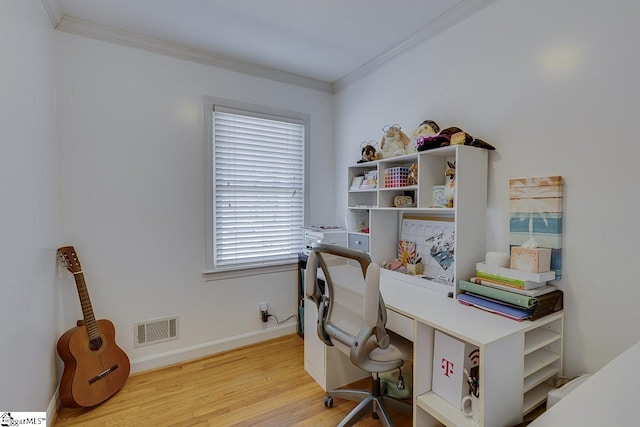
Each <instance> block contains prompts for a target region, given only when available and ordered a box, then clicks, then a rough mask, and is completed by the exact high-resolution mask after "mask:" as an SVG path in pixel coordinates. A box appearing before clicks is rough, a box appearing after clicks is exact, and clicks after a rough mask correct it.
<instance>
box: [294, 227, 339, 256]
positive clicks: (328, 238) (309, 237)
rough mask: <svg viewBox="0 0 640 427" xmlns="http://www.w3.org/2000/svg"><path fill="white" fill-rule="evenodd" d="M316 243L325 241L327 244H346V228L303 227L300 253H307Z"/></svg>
mask: <svg viewBox="0 0 640 427" xmlns="http://www.w3.org/2000/svg"><path fill="white" fill-rule="evenodd" d="M316 243H326V244H329V245H339V246H347V245H348V243H349V242H348V239H347V230H345V229H344V228H328V229H317V228H311V227H310V228H305V229H304V246H303V248H302V253H304V254H305V255H309V254H310V253H311V248H312V247H313V245H314V244H316Z"/></svg>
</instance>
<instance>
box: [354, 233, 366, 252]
mask: <svg viewBox="0 0 640 427" xmlns="http://www.w3.org/2000/svg"><path fill="white" fill-rule="evenodd" d="M349 247H350V248H351V249H360V250H361V251H365V252H369V236H364V235H362V234H351V233H349Z"/></svg>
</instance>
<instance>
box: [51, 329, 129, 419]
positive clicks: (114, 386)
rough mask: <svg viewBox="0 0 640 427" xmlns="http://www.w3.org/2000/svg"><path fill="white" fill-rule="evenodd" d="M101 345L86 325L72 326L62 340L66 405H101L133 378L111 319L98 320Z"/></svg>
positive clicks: (62, 384)
mask: <svg viewBox="0 0 640 427" xmlns="http://www.w3.org/2000/svg"><path fill="white" fill-rule="evenodd" d="M96 323H97V327H98V330H99V331H100V338H99V339H100V341H101V343H100V346H99V348H97V349H95V350H94V349H92V347H97V345H95V344H93V343H92V342H91V340H90V339H89V333H88V331H87V328H86V327H85V326H77V327H75V328H72V329H69V330H68V331H67V332H65V333H64V334H63V335H62V336H61V337H60V339H59V340H58V346H57V348H58V354H59V355H60V358H61V359H62V360H63V361H64V372H63V373H62V379H61V380H60V400H61V401H62V403H63V404H64V405H65V406H72V407H77V406H82V407H89V406H95V405H98V404H100V403H102V402H104V401H105V400H107V399H109V398H110V397H111V396H113V395H114V394H116V393H117V392H118V390H120V389H121V388H122V386H123V385H124V383H125V382H126V381H127V378H128V377H129V370H130V363H129V358H128V357H127V355H126V354H125V352H124V351H122V349H121V348H120V347H118V346H117V345H116V341H115V335H116V331H115V328H114V326H113V323H111V322H110V321H109V320H107V319H100V320H97V321H96Z"/></svg>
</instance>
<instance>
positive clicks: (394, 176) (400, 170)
mask: <svg viewBox="0 0 640 427" xmlns="http://www.w3.org/2000/svg"><path fill="white" fill-rule="evenodd" d="M408 176H409V168H405V167H395V168H389V169H387V170H386V171H384V187H385V188H393V187H405V186H406V185H407V177H408Z"/></svg>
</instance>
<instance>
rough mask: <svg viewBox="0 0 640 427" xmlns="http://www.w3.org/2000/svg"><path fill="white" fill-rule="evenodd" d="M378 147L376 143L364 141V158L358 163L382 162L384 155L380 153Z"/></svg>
mask: <svg viewBox="0 0 640 427" xmlns="http://www.w3.org/2000/svg"><path fill="white" fill-rule="evenodd" d="M376 145H377V143H376V141H369V142H367V141H363V142H362V143H360V148H361V152H362V158H361V159H360V160H358V163H365V162H371V161H373V160H380V159H381V158H382V153H381V152H379V151H378V149H377V148H376Z"/></svg>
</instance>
